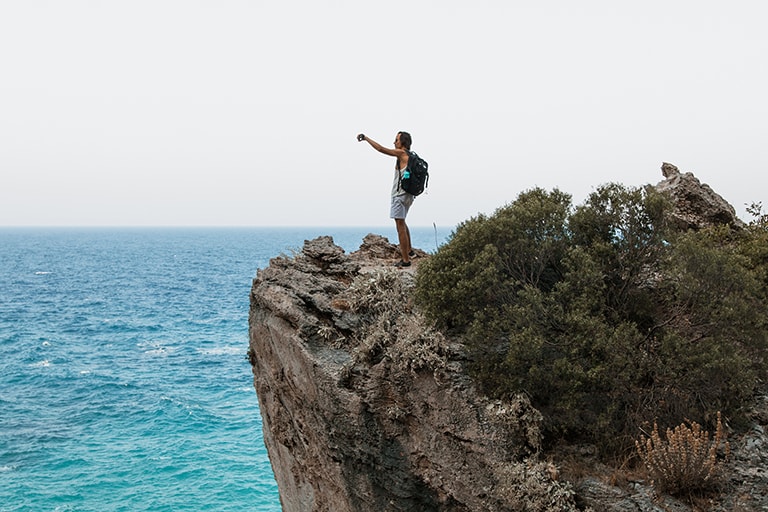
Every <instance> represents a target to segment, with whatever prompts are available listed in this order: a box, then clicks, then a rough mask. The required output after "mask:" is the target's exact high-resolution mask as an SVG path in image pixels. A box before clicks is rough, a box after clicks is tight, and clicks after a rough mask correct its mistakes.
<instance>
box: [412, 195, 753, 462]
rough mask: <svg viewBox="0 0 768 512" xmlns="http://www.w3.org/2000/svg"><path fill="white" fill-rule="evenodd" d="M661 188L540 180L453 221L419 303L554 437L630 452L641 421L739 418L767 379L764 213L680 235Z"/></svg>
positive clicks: (486, 377) (484, 374)
mask: <svg viewBox="0 0 768 512" xmlns="http://www.w3.org/2000/svg"><path fill="white" fill-rule="evenodd" d="M666 208H667V203H666V201H665V198H664V197H663V196H661V195H660V194H659V193H657V192H656V191H655V189H653V188H651V187H648V188H626V187H624V186H621V185H617V184H610V185H606V186H603V187H600V188H599V189H598V190H596V191H595V192H594V193H593V194H592V195H591V196H590V197H589V198H588V199H587V201H585V203H584V204H583V205H580V206H578V207H575V208H574V207H573V206H572V204H571V198H570V196H569V195H567V194H564V193H562V192H560V191H558V190H554V191H552V192H547V191H544V190H542V189H533V190H530V191H527V192H525V193H523V194H521V195H520V196H519V197H518V199H517V200H516V201H514V202H513V203H511V204H509V205H506V206H504V207H502V208H500V209H498V210H497V211H496V212H495V213H494V214H493V215H492V216H483V215H480V216H478V217H475V218H472V219H470V220H468V221H466V222H464V223H463V224H461V225H460V226H459V227H458V228H457V229H456V231H455V232H454V233H453V234H452V236H451V239H450V240H449V242H448V243H447V244H445V245H444V246H443V247H441V248H440V249H439V250H438V252H437V253H436V254H435V255H434V256H433V257H432V258H430V260H428V261H425V262H423V263H422V264H421V266H420V268H419V273H418V276H417V290H416V299H417V301H418V303H419V304H420V306H421V307H422V309H423V310H424V311H425V313H426V314H427V315H428V316H429V317H430V318H431V319H432V320H434V321H435V322H436V323H437V324H438V325H439V326H440V327H442V328H444V329H448V330H450V331H453V332H454V333H456V334H458V335H461V336H463V337H464V338H465V339H466V342H467V346H468V347H469V349H470V353H471V356H472V371H473V373H474V376H475V378H476V379H477V382H478V383H479V385H480V387H481V388H482V389H483V390H484V391H485V392H486V393H487V394H489V395H492V396H495V397H505V396H511V395H514V394H516V393H519V392H520V391H524V392H526V393H527V394H528V395H530V396H531V398H532V400H533V402H534V404H535V405H536V406H537V407H538V408H539V409H540V410H541V411H542V412H543V413H544V415H545V417H546V418H547V420H546V427H547V430H548V432H549V434H550V436H549V438H550V439H551V440H554V439H557V438H561V437H563V438H567V439H572V440H576V439H578V440H588V441H593V442H599V443H600V445H601V446H603V447H605V448H608V449H614V450H616V449H627V448H631V447H632V446H633V438H634V437H636V435H637V433H638V431H639V430H638V428H639V427H640V425H642V424H644V423H649V422H650V423H653V421H654V420H656V421H658V423H659V424H660V425H662V426H663V427H664V428H666V427H668V426H673V425H678V424H680V423H681V422H682V421H683V420H686V419H691V420H694V419H698V420H700V421H703V422H705V423H706V422H711V421H714V419H715V417H716V411H718V410H722V411H723V412H724V414H726V417H729V418H730V419H732V420H733V419H738V417H739V412H740V407H741V405H742V404H743V403H744V401H745V400H746V399H748V398H749V397H750V395H751V394H752V393H753V392H754V391H755V389H756V387H757V386H758V384H759V382H760V380H761V379H764V378H765V376H766V369H767V368H768V362H766V360H765V356H766V347H767V346H768V345H767V340H768V334H767V333H768V329H767V324H766V318H768V316H767V315H766V313H768V308H767V307H766V300H765V299H766V288H767V284H768V273H767V272H766V271H767V270H768V249H766V242H768V236H767V235H766V227H765V223H761V222H755V223H753V224H752V225H751V226H750V227H749V228H748V229H746V230H742V231H740V232H734V231H732V230H730V229H728V228H727V227H722V228H716V229H709V230H703V231H699V232H686V233H675V232H673V231H671V229H670V228H668V227H667V225H666V223H665V214H664V212H665V209H666Z"/></svg>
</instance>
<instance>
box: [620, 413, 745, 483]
mask: <svg viewBox="0 0 768 512" xmlns="http://www.w3.org/2000/svg"><path fill="white" fill-rule="evenodd" d="M689 425H690V426H689ZM689 425H686V424H685V423H683V424H681V425H679V426H678V427H676V428H675V429H674V430H671V429H667V432H666V436H665V437H666V439H662V438H661V435H660V434H659V427H658V425H657V424H656V423H655V422H654V425H653V432H651V434H650V436H648V437H645V436H642V438H641V440H640V441H636V442H635V446H636V448H637V453H638V454H639V455H640V458H641V459H642V461H643V463H644V464H645V467H646V469H647V471H648V474H649V476H650V478H651V483H652V484H653V486H654V487H655V488H656V489H657V490H659V491H664V492H667V493H669V494H678V495H679V494H685V493H693V492H696V491H704V490H708V489H711V488H713V487H716V486H717V485H718V484H719V483H720V479H721V477H722V468H723V464H722V459H720V458H718V450H719V448H720V446H721V444H723V443H724V447H725V459H727V458H728V456H729V455H730V445H729V444H728V442H727V441H725V433H724V432H723V425H722V423H721V421H720V413H719V412H718V413H717V429H716V431H715V436H714V439H712V440H711V441H710V439H709V432H707V431H706V430H702V429H701V426H700V425H699V424H698V423H696V422H691V423H689Z"/></svg>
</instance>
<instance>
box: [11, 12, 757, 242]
mask: <svg viewBox="0 0 768 512" xmlns="http://www.w3.org/2000/svg"><path fill="white" fill-rule="evenodd" d="M766 20H768V3H766V2H763V1H758V0H755V1H741V0H733V1H729V2H722V1H718V2H715V1H707V0H704V1H675V0H663V1H662V0H646V1H644V2H619V1H615V0H606V1H594V0H585V1H578V2H576V1H572V0H552V1H542V2H532V1H531V2H521V1H507V2H502V1H489V0H473V1H472V2H456V1H452V0H441V1H438V0H434V1H417V0H412V1H401V0H393V1H387V2H369V1H364V0H332V1H325V2H322V1H310V0H294V1H290V0H282V1H276V0H271V1H261V0H250V1H245V0H242V1H236V0H215V1H213V0H211V1H194V0H151V1H149V0H130V1H128V0H125V1H109V0H103V1H96V0H92V1H82V0H66V1H63V0H55V1H43V0H24V1H16V0H0V74H1V75H2V78H1V79H0V177H1V178H2V179H1V180H0V225H4V226H24V225H115V226H143V225H166V226H167V225H189V226H206V225H231V226H250V225H272V226H283V225H297V226H317V225H325V226H343V225H357V226H384V225H389V224H390V223H391V221H390V219H389V217H388V212H389V197H388V193H389V187H390V183H391V179H392V172H393V171H392V169H393V166H394V160H393V159H391V158H389V157H386V156H384V155H380V154H378V153H376V152H375V151H373V150H372V149H371V148H370V147H369V146H368V145H367V144H366V143H358V142H357V141H356V140H355V135H356V134H357V133H358V132H364V133H365V134H366V135H368V136H370V137H372V138H373V139H375V140H377V141H379V142H381V143H385V144H387V145H391V143H392V141H393V140H394V136H395V133H396V132H397V131H398V130H406V131H409V132H410V133H411V134H412V135H413V139H414V145H413V149H414V150H415V151H417V152H418V153H419V154H420V155H421V156H423V157H424V158H425V159H426V160H427V161H428V162H429V164H430V173H431V180H430V188H429V192H428V193H427V195H424V196H420V197H419V198H418V199H417V201H416V203H415V204H414V206H413V209H412V210H411V214H410V215H409V219H408V220H409V223H410V224H411V225H413V226H418V225H424V226H429V225H432V224H433V223H435V224H437V225H438V226H442V227H445V226H454V225H456V224H457V223H459V222H461V221H463V220H465V219H467V218H469V217H471V216H473V215H476V214H477V213H481V212H482V213H487V214H490V213H492V212H493V211H494V210H495V209H496V208H497V207H499V206H502V205H503V204H505V203H508V202H510V201H512V200H514V199H515V198H516V197H517V195H518V193H519V192H521V191H523V190H526V189H530V188H532V187H535V186H542V187H544V188H547V189H551V188H553V187H558V188H560V189H561V190H563V191H565V192H568V193H571V194H572V195H573V196H574V201H575V202H576V203H580V202H581V201H583V200H584V198H585V197H586V196H587V195H588V194H589V193H590V192H591V191H592V190H594V188H595V187H596V186H598V185H600V184H603V183H607V182H610V181H618V182H621V183H624V184H626V185H632V186H637V185H643V184H646V183H656V182H658V181H660V180H661V179H662V176H661V172H660V170H659V169H660V166H661V163H662V162H664V161H667V162H671V163H673V164H675V165H677V166H678V167H679V168H680V169H681V170H682V171H692V172H694V173H695V174H696V176H697V177H698V178H699V179H700V180H701V181H702V182H704V183H708V184H709V185H710V186H712V187H713V188H714V189H715V191H717V192H718V193H720V194H721V195H722V196H723V197H725V199H726V200H728V201H729V202H731V203H732V204H733V205H734V207H735V208H736V210H737V212H738V213H739V215H740V216H742V218H745V219H746V218H747V217H746V213H745V209H744V204H745V203H750V202H753V201H763V202H764V203H766V206H768V193H767V192H768V186H767V185H768V144H767V142H766V141H768V100H767V99H766V91H768V66H767V65H766V57H767V56H768V30H766V29H765V24H766Z"/></svg>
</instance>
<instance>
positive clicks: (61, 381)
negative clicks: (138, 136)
mask: <svg viewBox="0 0 768 512" xmlns="http://www.w3.org/2000/svg"><path fill="white" fill-rule="evenodd" d="M369 232H375V233H379V234H382V235H384V236H387V237H389V238H390V240H395V233H394V228H341V229H339V228H311V229H310V228H306V229H300V228H291V229H277V228H274V229H264V228H250V229H234V228H233V229H224V228H221V229H170V228H169V229H159V228H158V229H102V228H98V229H96V228H94V229H74V228H72V229H43V228H39V229H26V228H19V229H1V230H0V511H3V512H5V511H21V510H24V511H27V510H32V511H38V510H41V511H46V510H50V511H90V510H93V511H111V510H120V511H142V510H147V511H149V510H151V511H181V510H217V511H219V510H220V511H228V510H232V511H234V510H237V511H247V510H252V511H279V510H280V504H279V498H278V493H277V485H276V483H275V480H274V476H273V474H272V469H271V467H270V464H269V460H268V457H267V453H266V449H265V448H264V443H263V439H262V430H261V417H260V415H259V411H258V402H257V398H256V394H255V391H254V389H253V382H252V374H251V368H250V366H249V364H248V362H247V361H246V359H245V354H246V351H247V348H248V307H249V297H248V295H249V291H250V286H251V281H252V279H253V277H254V276H255V274H256V270H257V269H258V268H263V267H266V266H267V265H268V263H269V258H271V257H274V256H277V255H279V254H281V253H285V254H291V252H292V251H294V250H297V249H300V248H301V246H302V244H303V241H304V240H305V239H308V238H314V237H316V236H319V235H332V236H333V237H334V240H335V241H336V243H337V244H339V245H341V246H342V247H344V249H345V250H347V251H352V250H355V249H357V247H358V246H359V245H360V242H361V240H362V237H363V236H365V234H367V233H369ZM448 234H449V233H448V232H444V231H442V230H441V231H439V233H435V230H434V229H433V228H420V229H418V228H417V229H412V230H411V235H412V238H413V245H414V246H415V247H419V248H422V249H425V250H427V251H434V249H435V246H436V243H437V241H439V243H442V242H443V241H444V240H445V238H446V236H447V235H448ZM436 239H437V240H436Z"/></svg>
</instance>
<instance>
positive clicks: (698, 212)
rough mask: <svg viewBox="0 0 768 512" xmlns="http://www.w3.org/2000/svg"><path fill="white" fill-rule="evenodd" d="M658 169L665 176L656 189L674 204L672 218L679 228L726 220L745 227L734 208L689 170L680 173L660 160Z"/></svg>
mask: <svg viewBox="0 0 768 512" xmlns="http://www.w3.org/2000/svg"><path fill="white" fill-rule="evenodd" d="M661 173H662V174H663V175H664V178H666V179H665V180H663V181H661V182H659V183H658V184H657V185H656V190H658V191H660V192H664V193H666V194H668V195H669V197H670V199H671V200H672V202H673V204H674V211H673V212H672V215H671V218H672V221H673V222H674V223H675V224H676V226H677V227H678V228H680V229H683V230H685V229H701V228H703V227H706V226H714V225H722V224H729V225H731V226H732V227H735V228H742V227H744V222H743V221H741V220H740V219H739V218H738V217H737V216H736V210H735V209H734V208H733V206H731V205H730V203H728V202H727V201H726V200H725V199H723V198H722V197H721V196H720V195H719V194H718V193H716V192H715V191H714V190H712V188H710V186H709V185H707V184H702V183H701V182H700V181H699V180H698V179H697V178H696V177H695V176H694V175H693V174H692V173H690V172H686V173H684V174H683V173H681V172H680V170H679V169H678V168H677V167H676V166H674V165H672V164H669V163H666V162H665V163H663V164H662V166H661Z"/></svg>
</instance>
